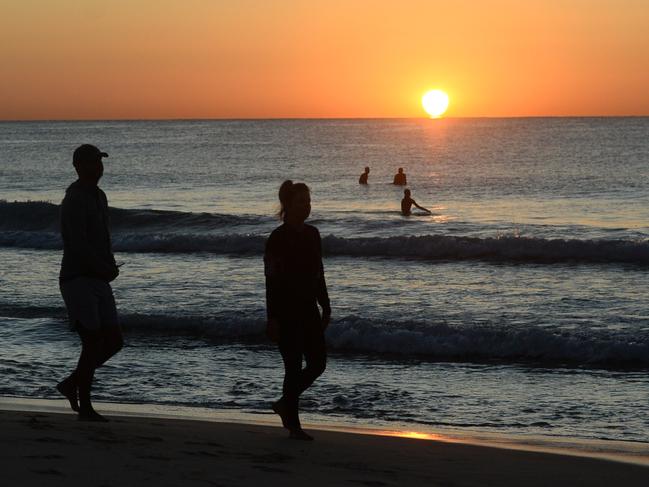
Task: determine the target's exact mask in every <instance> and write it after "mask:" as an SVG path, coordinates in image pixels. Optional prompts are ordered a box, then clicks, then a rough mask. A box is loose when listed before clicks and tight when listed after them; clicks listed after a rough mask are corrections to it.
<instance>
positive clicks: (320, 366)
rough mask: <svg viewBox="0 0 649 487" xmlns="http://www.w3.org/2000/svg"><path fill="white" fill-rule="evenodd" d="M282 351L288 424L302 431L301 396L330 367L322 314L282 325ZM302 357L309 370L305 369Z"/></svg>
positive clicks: (280, 349)
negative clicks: (299, 410)
mask: <svg viewBox="0 0 649 487" xmlns="http://www.w3.org/2000/svg"><path fill="white" fill-rule="evenodd" d="M279 351H280V353H281V354H282V359H283V360H284V371H285V372H284V389H283V392H284V396H283V399H284V403H285V405H286V409H287V411H288V413H289V414H288V418H287V419H288V420H289V421H288V423H289V425H290V426H291V427H295V428H299V427H300V419H299V415H298V402H299V398H300V394H302V393H303V392H304V391H305V390H306V389H308V388H309V386H310V385H311V384H313V381H315V380H316V379H317V378H318V377H319V376H320V375H321V374H322V373H323V372H324V370H325V368H326V366H327V349H326V346H325V339H324V331H323V329H322V323H321V321H320V316H319V314H318V315H317V319H315V318H314V317H312V315H310V316H309V315H307V317H306V319H305V320H291V321H285V322H283V323H280V335H279ZM302 357H304V360H305V362H306V367H305V368H302Z"/></svg>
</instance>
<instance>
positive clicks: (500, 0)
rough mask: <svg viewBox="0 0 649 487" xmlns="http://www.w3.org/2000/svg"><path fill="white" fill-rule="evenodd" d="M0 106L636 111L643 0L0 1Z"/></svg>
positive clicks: (648, 67)
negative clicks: (425, 105) (433, 102)
mask: <svg viewBox="0 0 649 487" xmlns="http://www.w3.org/2000/svg"><path fill="white" fill-rule="evenodd" d="M0 63H1V65H0V119H4V120H7V119H14V120H15V119H112V118H119V119H123V118H127V119H128V118H136V119H141V118H276V117H423V116H425V113H424V112H423V110H422V108H421V103H420V98H421V96H422V94H423V93H424V92H425V91H426V90H427V89H431V88H441V89H443V90H445V91H447V93H448V94H449V95H450V97H451V106H450V108H449V111H448V112H447V115H449V116H458V117H474V116H479V117H483V116H486V117H501V116H546V115H549V116H560V115H649V89H648V87H649V1H647V0H473V1H468V0H446V1H437V0H363V1H361V0H227V1H226V0H157V1H153V0H149V1H144V0H110V1H109V0H102V1H95V0H56V1H48V0H0Z"/></svg>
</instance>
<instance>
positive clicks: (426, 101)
mask: <svg viewBox="0 0 649 487" xmlns="http://www.w3.org/2000/svg"><path fill="white" fill-rule="evenodd" d="M421 104H422V105H423V107H424V110H426V113H428V115H430V116H431V118H439V117H441V116H442V115H443V114H444V112H445V111H446V109H447V108H448V95H447V94H446V93H444V92H443V91H442V90H431V91H428V92H426V94H425V95H424V96H423V97H422V98H421Z"/></svg>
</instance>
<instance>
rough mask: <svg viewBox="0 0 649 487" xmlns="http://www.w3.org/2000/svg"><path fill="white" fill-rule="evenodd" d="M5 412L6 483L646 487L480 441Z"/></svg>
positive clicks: (0, 418)
mask: <svg viewBox="0 0 649 487" xmlns="http://www.w3.org/2000/svg"><path fill="white" fill-rule="evenodd" d="M108 416H109V417H110V419H111V422H110V423H105V424H104V423H84V422H79V421H77V420H76V416H74V415H73V414H68V413H54V412H39V411H16V410H14V411H0V431H2V435H1V441H0V458H1V459H2V473H3V484H4V485H20V486H32V485H33V486H58V485H61V486H82V485H83V486H115V487H118V486H143V485H154V486H156V487H157V486H180V485H214V486H253V485H254V486H257V485H259V484H262V485H263V484H265V485H271V486H272V485H286V486H293V485H295V486H298V485H299V486H302V487H303V486H304V485H309V486H319V485H323V486H324V485H327V486H338V485H349V486H352V485H353V486H359V485H360V486H401V485H408V486H411V485H421V486H424V485H426V486H438V485H439V486H491V485H493V486H522V485H525V486H526V487H533V486H546V485H548V486H549V485H552V486H564V485H565V486H579V485H583V486H605V485H606V486H608V485H623V486H636V485H637V486H641V485H642V486H646V485H649V468H648V467H646V466H640V465H633V464H628V463H621V462H614V461H608V460H602V459H594V458H584V457H577V456H570V455H558V454H551V453H542V452H530V451H517V450H511V449H502V448H491V447H485V446H476V445H471V444H463V443H455V442H445V441H434V440H420V439H413V438H401V437H391V436H378V435H366V434H354V433H346V432H334V431H319V430H313V431H312V433H313V434H314V435H315V437H316V441H314V442H300V441H294V440H289V439H288V438H287V435H286V433H285V431H284V430H283V429H281V428H278V427H273V426H266V425H258V424H240V423H222V422H213V421H200V420H180V419H169V418H160V417H155V416H151V417H148V416H141V417H135V416H118V415H111V414H109V415H108Z"/></svg>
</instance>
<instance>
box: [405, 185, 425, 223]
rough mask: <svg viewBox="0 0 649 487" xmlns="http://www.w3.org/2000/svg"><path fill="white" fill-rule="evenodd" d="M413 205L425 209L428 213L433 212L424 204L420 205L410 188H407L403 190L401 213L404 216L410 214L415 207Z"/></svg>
mask: <svg viewBox="0 0 649 487" xmlns="http://www.w3.org/2000/svg"><path fill="white" fill-rule="evenodd" d="M413 205H414V206H415V207H417V208H419V209H420V210H422V211H425V212H426V213H430V212H431V211H430V210H428V209H426V208H424V207H423V206H419V205H418V204H417V202H416V201H415V200H413V199H412V198H411V197H410V190H409V189H405V190H404V191H403V199H402V200H401V214H402V215H403V216H410V209H411V208H412V207H413Z"/></svg>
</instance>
